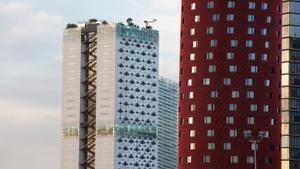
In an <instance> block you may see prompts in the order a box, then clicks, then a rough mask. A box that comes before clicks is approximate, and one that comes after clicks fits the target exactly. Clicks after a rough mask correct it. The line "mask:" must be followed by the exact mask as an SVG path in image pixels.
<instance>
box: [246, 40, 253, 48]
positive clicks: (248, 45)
mask: <svg viewBox="0 0 300 169" xmlns="http://www.w3.org/2000/svg"><path fill="white" fill-rule="evenodd" d="M246 47H247V48H252V47H253V40H246Z"/></svg>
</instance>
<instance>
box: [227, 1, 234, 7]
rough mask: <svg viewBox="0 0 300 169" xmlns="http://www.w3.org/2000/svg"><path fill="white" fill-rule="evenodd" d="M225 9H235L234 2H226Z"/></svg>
mask: <svg viewBox="0 0 300 169" xmlns="http://www.w3.org/2000/svg"><path fill="white" fill-rule="evenodd" d="M227 7H228V8H234V7H235V2H234V1H228V3H227Z"/></svg>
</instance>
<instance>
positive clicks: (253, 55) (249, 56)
mask: <svg viewBox="0 0 300 169" xmlns="http://www.w3.org/2000/svg"><path fill="white" fill-rule="evenodd" d="M255 58H256V54H255V53H248V59H249V60H255Z"/></svg>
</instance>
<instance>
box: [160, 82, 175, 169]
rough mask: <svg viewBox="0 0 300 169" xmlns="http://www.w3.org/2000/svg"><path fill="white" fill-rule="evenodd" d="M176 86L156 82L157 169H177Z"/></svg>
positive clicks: (172, 83)
mask: <svg viewBox="0 0 300 169" xmlns="http://www.w3.org/2000/svg"><path fill="white" fill-rule="evenodd" d="M177 116H178V84H177V83H176V82H173V81H171V80H169V79H166V78H160V79H159V82H158V169H177V122H178V120H177V118H178V117H177Z"/></svg>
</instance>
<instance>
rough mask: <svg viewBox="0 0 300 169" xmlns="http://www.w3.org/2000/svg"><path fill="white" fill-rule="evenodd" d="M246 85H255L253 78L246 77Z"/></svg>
mask: <svg viewBox="0 0 300 169" xmlns="http://www.w3.org/2000/svg"><path fill="white" fill-rule="evenodd" d="M245 85H246V86H252V85H253V79H245Z"/></svg>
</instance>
